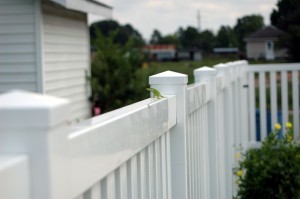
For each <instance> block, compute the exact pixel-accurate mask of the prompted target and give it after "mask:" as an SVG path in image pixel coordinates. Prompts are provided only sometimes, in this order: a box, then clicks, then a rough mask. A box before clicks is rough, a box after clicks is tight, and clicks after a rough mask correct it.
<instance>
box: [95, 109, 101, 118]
mask: <svg viewBox="0 0 300 199" xmlns="http://www.w3.org/2000/svg"><path fill="white" fill-rule="evenodd" d="M94 114H95V116H96V115H100V114H101V108H100V107H94Z"/></svg>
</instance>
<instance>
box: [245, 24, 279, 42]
mask: <svg viewBox="0 0 300 199" xmlns="http://www.w3.org/2000/svg"><path fill="white" fill-rule="evenodd" d="M282 34H284V32H283V31H282V30H280V29H278V28H276V27H275V26H271V25H270V26H265V27H263V28H262V29H260V30H258V31H256V32H254V33H252V34H250V35H249V36H248V37H246V39H263V38H278V37H279V36H280V35H282Z"/></svg>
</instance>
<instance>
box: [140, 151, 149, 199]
mask: <svg viewBox="0 0 300 199" xmlns="http://www.w3.org/2000/svg"><path fill="white" fill-rule="evenodd" d="M145 153H146V152H145V149H143V150H142V151H141V152H140V168H141V169H140V176H141V185H140V187H141V190H140V191H141V199H146V198H147V188H146V186H147V183H146V181H147V180H148V179H147V176H146V157H145V156H146V154H145Z"/></svg>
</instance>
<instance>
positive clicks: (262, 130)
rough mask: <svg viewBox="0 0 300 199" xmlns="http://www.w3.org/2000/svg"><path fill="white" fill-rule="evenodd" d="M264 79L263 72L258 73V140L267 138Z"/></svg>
mask: <svg viewBox="0 0 300 199" xmlns="http://www.w3.org/2000/svg"><path fill="white" fill-rule="evenodd" d="M266 109H267V108H266V77H265V73H264V72H259V114H260V139H261V140H263V139H265V137H267V119H266V118H267V114H266Z"/></svg>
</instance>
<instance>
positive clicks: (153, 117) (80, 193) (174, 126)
mask: <svg viewBox="0 0 300 199" xmlns="http://www.w3.org/2000/svg"><path fill="white" fill-rule="evenodd" d="M299 70H300V64H272V65H250V66H249V65H248V63H247V62H246V61H236V62H230V63H226V64H218V65H216V66H214V67H212V68H210V67H202V68H199V69H197V70H195V71H194V76H195V83H194V84H192V85H187V80H188V77H187V75H184V74H180V73H175V72H171V71H166V72H163V73H160V74H157V75H153V76H151V77H149V84H150V85H151V87H153V88H155V89H157V90H159V91H160V93H161V94H162V95H163V96H164V98H161V99H156V98H149V99H146V100H144V101H141V102H138V103H136V104H133V105H130V106H127V107H124V108H121V109H118V110H115V111H112V112H109V113H106V114H103V115H100V116H97V117H93V118H91V119H88V120H86V121H83V122H81V123H79V124H77V125H75V126H70V124H69V122H68V121H69V118H70V114H69V113H70V112H69V110H70V106H71V104H70V103H69V102H68V101H67V100H65V99H59V98H54V97H50V96H42V95H38V94H33V93H28V92H23V91H12V92H9V93H6V94H2V95H0V190H1V191H0V198H9V199H23V198H24V199H25V198H27V199H28V198H32V199H41V198H43V199H47V198H49V199H50V198H55V199H60V198H62V199H68V198H69V199H71V198H72V199H73V198H76V199H81V198H82V199H131V198H136V199H148V198H157V199H167V198H169V199H173V198H174V199H176V198H178V199H183V198H187V199H199V198H203V199H207V198H220V199H223V198H232V196H233V195H234V193H235V192H236V187H235V186H234V183H233V182H234V175H233V173H232V168H233V167H234V166H235V164H236V162H235V160H234V154H235V151H236V150H238V149H240V148H243V149H244V150H246V149H247V148H249V147H259V145H260V140H262V139H263V138H265V137H266V136H267V134H268V131H270V129H272V127H273V126H274V125H275V123H277V122H279V123H281V124H282V125H283V126H284V124H285V123H286V122H288V121H289V122H293V123H294V131H295V134H296V136H295V137H296V138H298V137H299ZM281 133H282V134H284V133H285V132H284V130H283V131H282V132H281Z"/></svg>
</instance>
